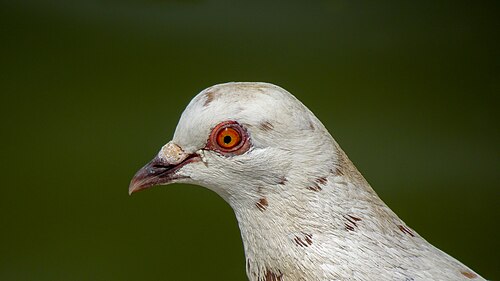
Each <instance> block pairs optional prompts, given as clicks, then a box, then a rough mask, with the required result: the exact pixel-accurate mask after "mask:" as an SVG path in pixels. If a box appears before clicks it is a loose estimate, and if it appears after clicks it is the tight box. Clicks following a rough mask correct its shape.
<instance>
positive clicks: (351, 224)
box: [344, 215, 361, 231]
mask: <svg viewBox="0 0 500 281" xmlns="http://www.w3.org/2000/svg"><path fill="white" fill-rule="evenodd" d="M344 218H345V219H346V220H347V222H345V223H344V226H345V229H346V230H347V231H354V230H355V229H356V228H357V227H358V224H357V223H356V222H358V221H361V219H360V218H358V217H355V216H352V215H345V216H344Z"/></svg>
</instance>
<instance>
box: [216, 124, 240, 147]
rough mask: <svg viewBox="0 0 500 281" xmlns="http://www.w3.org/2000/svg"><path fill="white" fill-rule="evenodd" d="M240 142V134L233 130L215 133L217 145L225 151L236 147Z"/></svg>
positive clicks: (228, 129)
mask: <svg viewBox="0 0 500 281" xmlns="http://www.w3.org/2000/svg"><path fill="white" fill-rule="evenodd" d="M240 141H241V135H240V133H239V132H238V131H236V130H235V129H233V128H223V129H222V130H219V132H217V144H218V145H219V146H220V147H223V148H225V149H231V148H233V147H235V146H237V145H238V144H239V143H240Z"/></svg>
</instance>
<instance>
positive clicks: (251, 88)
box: [174, 83, 306, 152]
mask: <svg viewBox="0 0 500 281" xmlns="http://www.w3.org/2000/svg"><path fill="white" fill-rule="evenodd" d="M301 112H304V113H306V110H304V107H303V106H302V104H301V103H300V102H299V101H298V100H297V99H295V97H293V96H292V95H291V94H290V93H288V92H287V91H285V90H284V89H282V88H279V87H278V86H275V85H272V84H267V83H226V84H220V85H215V86H212V87H210V88H207V89H205V90H203V91H202V92H200V93H199V94H198V95H197V96H195V97H194V98H193V100H192V101H191V102H190V103H189V105H188V106H187V107H186V109H185V110H184V112H183V113H182V116H181V118H180V120H179V123H178V125H177V128H176V131H175V134H174V142H175V143H177V144H178V145H180V146H181V147H183V148H184V149H185V150H187V151H190V152H194V151H196V150H198V149H200V148H202V147H203V146H204V145H205V143H206V141H207V139H208V136H209V135H210V131H211V130H212V129H213V128H214V127H215V126H216V125H217V124H219V123H220V122H223V121H228V120H232V121H237V122H239V123H240V124H244V125H248V126H250V127H254V128H263V129H266V128H269V127H272V126H276V124H277V123H281V124H283V123H286V124H288V125H290V124H291V123H293V122H296V119H297V118H296V117H297V115H300V114H301ZM273 124H275V125H273Z"/></svg>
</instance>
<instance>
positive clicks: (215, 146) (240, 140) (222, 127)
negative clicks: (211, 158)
mask: <svg viewBox="0 0 500 281" xmlns="http://www.w3.org/2000/svg"><path fill="white" fill-rule="evenodd" d="M207 148H208V149H211V150H215V151H218V152H220V153H221V154H224V155H238V154H243V153H245V152H246V151H247V150H248V149H249V148H250V141H249V139H248V134H247V132H246V130H245V128H243V127H242V126H241V125H240V124H238V123H237V122H235V121H225V122H222V123H220V124H218V125H217V126H215V128H214V129H213V130H212V133H211V134H210V137H209V139H208V143H207Z"/></svg>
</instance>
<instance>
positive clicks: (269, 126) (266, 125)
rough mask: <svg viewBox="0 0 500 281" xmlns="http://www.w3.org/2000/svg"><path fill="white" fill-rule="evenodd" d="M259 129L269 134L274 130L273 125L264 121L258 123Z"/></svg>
mask: <svg viewBox="0 0 500 281" xmlns="http://www.w3.org/2000/svg"><path fill="white" fill-rule="evenodd" d="M259 128H260V129H261V130H263V131H266V132H269V131H272V130H273V129H274V126H273V124H271V123H269V121H265V122H262V123H260V125H259Z"/></svg>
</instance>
